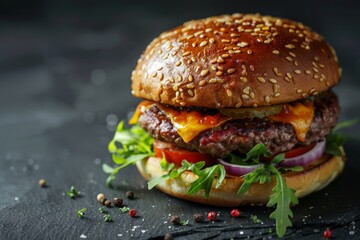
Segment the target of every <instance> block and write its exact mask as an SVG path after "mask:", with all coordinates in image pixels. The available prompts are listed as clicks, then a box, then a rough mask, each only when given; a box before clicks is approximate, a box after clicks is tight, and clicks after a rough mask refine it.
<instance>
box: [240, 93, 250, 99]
mask: <svg viewBox="0 0 360 240" xmlns="http://www.w3.org/2000/svg"><path fill="white" fill-rule="evenodd" d="M241 98H242V99H244V100H249V99H250V97H249V95H247V94H242V95H241Z"/></svg>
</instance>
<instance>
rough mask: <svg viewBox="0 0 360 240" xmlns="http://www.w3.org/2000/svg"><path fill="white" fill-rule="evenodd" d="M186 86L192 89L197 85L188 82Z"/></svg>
mask: <svg viewBox="0 0 360 240" xmlns="http://www.w3.org/2000/svg"><path fill="white" fill-rule="evenodd" d="M186 87H187V88H189V89H192V88H194V87H195V85H194V84H193V83H188V84H186Z"/></svg>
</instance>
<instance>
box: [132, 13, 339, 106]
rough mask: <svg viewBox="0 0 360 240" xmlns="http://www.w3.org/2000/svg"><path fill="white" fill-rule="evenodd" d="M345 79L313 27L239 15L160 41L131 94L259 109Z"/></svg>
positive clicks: (198, 23) (144, 60)
mask: <svg viewBox="0 0 360 240" xmlns="http://www.w3.org/2000/svg"><path fill="white" fill-rule="evenodd" d="M339 77H340V70H339V65H338V61H337V57H336V54H335V52H334V50H333V49H332V47H331V46H330V45H329V44H327V43H326V42H325V40H324V39H323V37H322V36H320V35H319V34H317V33H315V32H313V31H312V30H311V29H310V28H309V27H306V26H304V25H303V24H301V23H297V22H294V21H291V20H288V19H281V18H274V17H270V16H261V15H258V14H257V15H251V14H248V15H243V14H233V15H224V16H217V17H211V18H206V19H201V20H195V21H190V22H187V23H185V24H184V25H182V26H179V27H177V28H175V29H172V30H170V31H166V32H164V33H162V34H161V35H160V36H159V37H157V38H155V39H154V40H153V41H152V42H151V43H150V45H149V46H148V47H147V48H146V50H145V51H144V53H143V54H142V56H141V58H140V59H139V61H138V64H137V66H136V68H135V70H134V71H133V73H132V94H133V95H135V96H136V97H140V98H145V99H149V100H153V101H156V102H160V103H162V104H169V105H173V106H185V107H188V106H198V107H208V108H225V107H231V108H234V107H237V108H238V107H256V106H266V105H273V104H279V103H285V102H291V101H295V100H298V99H301V98H306V97H308V96H311V95H316V94H318V93H321V92H324V91H326V90H328V89H329V88H331V87H332V86H334V85H336V84H337V83H338V82H339Z"/></svg>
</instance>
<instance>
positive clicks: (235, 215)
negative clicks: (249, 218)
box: [230, 209, 240, 218]
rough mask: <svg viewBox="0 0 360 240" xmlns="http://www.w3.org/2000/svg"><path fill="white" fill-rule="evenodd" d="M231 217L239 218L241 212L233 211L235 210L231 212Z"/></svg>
mask: <svg viewBox="0 0 360 240" xmlns="http://www.w3.org/2000/svg"><path fill="white" fill-rule="evenodd" d="M230 215H231V216H232V217H233V218H237V217H239V216H240V211H239V210H237V209H233V210H231V212H230Z"/></svg>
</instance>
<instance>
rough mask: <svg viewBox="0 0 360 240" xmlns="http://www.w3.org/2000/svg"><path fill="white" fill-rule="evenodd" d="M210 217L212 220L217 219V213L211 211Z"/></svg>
mask: <svg viewBox="0 0 360 240" xmlns="http://www.w3.org/2000/svg"><path fill="white" fill-rule="evenodd" d="M208 219H209V220H210V221H215V220H216V213H215V212H209V213H208Z"/></svg>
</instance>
